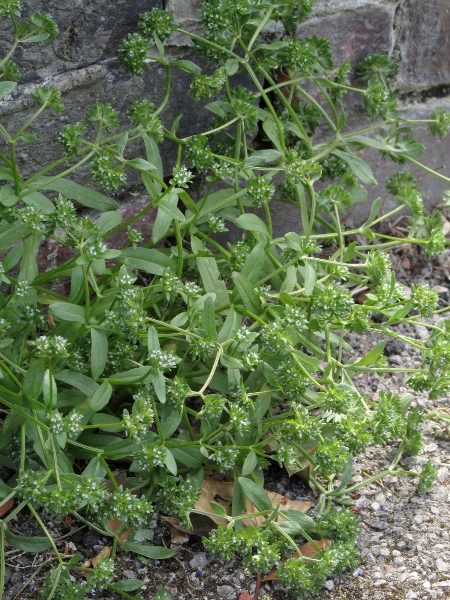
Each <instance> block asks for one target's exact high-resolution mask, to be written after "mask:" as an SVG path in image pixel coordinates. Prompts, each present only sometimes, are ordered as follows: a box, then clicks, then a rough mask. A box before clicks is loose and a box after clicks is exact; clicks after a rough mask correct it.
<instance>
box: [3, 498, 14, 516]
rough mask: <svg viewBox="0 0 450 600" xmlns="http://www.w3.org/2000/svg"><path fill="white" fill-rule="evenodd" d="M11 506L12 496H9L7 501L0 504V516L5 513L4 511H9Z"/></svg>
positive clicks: (12, 502) (12, 504)
mask: <svg viewBox="0 0 450 600" xmlns="http://www.w3.org/2000/svg"><path fill="white" fill-rule="evenodd" d="M13 506H14V498H10V499H9V500H8V502H5V503H4V504H2V506H0V518H1V517H3V516H4V515H6V513H7V512H9V511H10V510H11V509H12V507H13Z"/></svg>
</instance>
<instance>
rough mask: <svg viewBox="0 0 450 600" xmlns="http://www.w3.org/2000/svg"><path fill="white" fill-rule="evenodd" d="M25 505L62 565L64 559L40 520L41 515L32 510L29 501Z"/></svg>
mask: <svg viewBox="0 0 450 600" xmlns="http://www.w3.org/2000/svg"><path fill="white" fill-rule="evenodd" d="M27 506H28V510H29V511H30V512H31V513H32V515H33V516H34V518H35V519H36V521H37V522H38V523H39V526H40V528H41V529H42V531H43V532H44V534H45V537H46V538H47V539H48V541H49V542H50V545H51V547H52V548H53V551H54V553H55V554H56V558H57V560H58V562H59V564H60V565H64V561H63V559H62V558H61V554H60V553H59V550H58V548H57V547H56V544H55V542H54V540H53V538H52V536H51V535H50V533H49V531H48V529H47V527H46V526H45V524H44V522H43V521H42V519H41V517H40V516H39V515H38V513H37V512H36V511H35V510H34V508H33V505H32V504H30V503H29V502H27Z"/></svg>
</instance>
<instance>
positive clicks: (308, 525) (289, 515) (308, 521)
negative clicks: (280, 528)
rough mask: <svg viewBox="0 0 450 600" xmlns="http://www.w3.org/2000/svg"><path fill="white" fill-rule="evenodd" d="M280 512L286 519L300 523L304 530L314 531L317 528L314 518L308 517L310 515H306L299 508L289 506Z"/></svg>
mask: <svg viewBox="0 0 450 600" xmlns="http://www.w3.org/2000/svg"><path fill="white" fill-rule="evenodd" d="M279 514H280V516H282V517H283V518H284V519H287V520H289V521H292V522H293V523H296V524H297V525H299V526H300V527H301V529H302V530H303V531H306V532H308V531H313V530H314V529H315V528H316V523H315V521H314V519H312V518H311V517H308V515H305V514H304V513H302V512H300V511H299V510H294V509H292V508H289V509H287V510H283V509H281V510H280V513H279Z"/></svg>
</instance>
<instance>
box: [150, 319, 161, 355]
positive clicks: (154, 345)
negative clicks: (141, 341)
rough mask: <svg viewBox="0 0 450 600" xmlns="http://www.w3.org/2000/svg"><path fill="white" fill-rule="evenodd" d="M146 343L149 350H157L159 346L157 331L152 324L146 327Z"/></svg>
mask: <svg viewBox="0 0 450 600" xmlns="http://www.w3.org/2000/svg"><path fill="white" fill-rule="evenodd" d="M147 344H148V351H149V352H150V351H151V350H159V348H160V345H159V338H158V332H157V331H156V329H155V328H154V327H153V325H150V327H149V328H148V331H147Z"/></svg>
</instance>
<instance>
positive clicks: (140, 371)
mask: <svg viewBox="0 0 450 600" xmlns="http://www.w3.org/2000/svg"><path fill="white" fill-rule="evenodd" d="M150 371H151V369H150V367H137V368H136V369H129V370H128V371H123V372H122V373H114V375H111V376H110V377H108V381H110V382H111V383H113V384H119V385H125V384H126V383H138V382H139V381H143V380H144V379H145V378H146V377H147V376H148V375H149V374H150Z"/></svg>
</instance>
